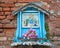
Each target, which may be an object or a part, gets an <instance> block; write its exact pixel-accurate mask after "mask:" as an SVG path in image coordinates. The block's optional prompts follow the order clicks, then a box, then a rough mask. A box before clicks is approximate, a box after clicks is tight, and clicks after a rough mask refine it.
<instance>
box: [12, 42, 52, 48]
mask: <svg viewBox="0 0 60 48" xmlns="http://www.w3.org/2000/svg"><path fill="white" fill-rule="evenodd" d="M18 45H28V46H29V45H40V46H48V47H52V46H53V45H52V44H51V43H47V42H44V43H43V44H40V43H39V42H23V43H21V42H13V43H11V46H18Z"/></svg>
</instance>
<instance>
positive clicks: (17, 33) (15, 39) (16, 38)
mask: <svg viewBox="0 0 60 48" xmlns="http://www.w3.org/2000/svg"><path fill="white" fill-rule="evenodd" d="M19 15H20V12H19V13H18V14H17V29H16V35H15V38H14V42H18V36H19V28H20V27H19V24H20V23H19V20H20V18H19V17H20V16H19Z"/></svg>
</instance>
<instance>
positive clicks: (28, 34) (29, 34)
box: [23, 29, 38, 39]
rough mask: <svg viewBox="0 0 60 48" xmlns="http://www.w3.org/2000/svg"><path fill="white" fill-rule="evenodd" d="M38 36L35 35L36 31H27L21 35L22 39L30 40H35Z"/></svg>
mask: <svg viewBox="0 0 60 48" xmlns="http://www.w3.org/2000/svg"><path fill="white" fill-rule="evenodd" d="M37 37H38V35H37V34H36V31H35V30H33V29H29V30H28V32H26V33H24V34H23V38H24V39H30V38H31V39H32V38H37Z"/></svg>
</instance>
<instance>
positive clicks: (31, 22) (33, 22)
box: [22, 13, 39, 28]
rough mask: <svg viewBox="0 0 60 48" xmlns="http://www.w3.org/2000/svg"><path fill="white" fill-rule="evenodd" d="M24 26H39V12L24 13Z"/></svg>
mask: <svg viewBox="0 0 60 48" xmlns="http://www.w3.org/2000/svg"><path fill="white" fill-rule="evenodd" d="M22 24H23V25H22V27H30V28H31V27H32V28H34V27H38V26H39V20H38V14H37V13H24V14H23V17H22Z"/></svg>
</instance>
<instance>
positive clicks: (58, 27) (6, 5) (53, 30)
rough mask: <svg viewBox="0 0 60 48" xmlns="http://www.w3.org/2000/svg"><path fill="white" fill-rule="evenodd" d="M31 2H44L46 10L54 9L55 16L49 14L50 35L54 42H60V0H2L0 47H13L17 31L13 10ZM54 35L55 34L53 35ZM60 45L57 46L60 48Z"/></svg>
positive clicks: (0, 6)
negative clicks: (12, 43)
mask: <svg viewBox="0 0 60 48" xmlns="http://www.w3.org/2000/svg"><path fill="white" fill-rule="evenodd" d="M29 2H43V4H44V5H45V6H42V8H43V9H45V10H50V11H51V12H52V11H53V12H54V13H53V14H54V16H49V19H48V18H47V20H48V23H49V29H50V35H51V38H52V40H53V41H54V42H52V43H53V44H60V42H57V40H60V0H43V1H42V0H33V1H32V0H0V48H11V46H10V44H11V42H13V37H14V34H15V31H16V15H15V16H12V15H11V13H12V11H13V10H16V9H17V8H19V7H22V6H24V5H26V4H27V3H29ZM53 35H54V36H53ZM59 47H60V46H57V48H59Z"/></svg>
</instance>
